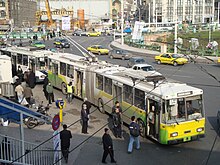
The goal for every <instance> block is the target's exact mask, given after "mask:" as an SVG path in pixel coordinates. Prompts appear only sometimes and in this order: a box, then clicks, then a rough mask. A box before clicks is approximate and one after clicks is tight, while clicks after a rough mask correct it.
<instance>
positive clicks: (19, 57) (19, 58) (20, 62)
mask: <svg viewBox="0 0 220 165" xmlns="http://www.w3.org/2000/svg"><path fill="white" fill-rule="evenodd" d="M18 64H21V65H22V54H18Z"/></svg>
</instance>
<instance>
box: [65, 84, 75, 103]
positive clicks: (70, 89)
mask: <svg viewBox="0 0 220 165" xmlns="http://www.w3.org/2000/svg"><path fill="white" fill-rule="evenodd" d="M66 89H67V96H66V98H67V101H68V103H71V102H72V98H73V85H72V82H69V84H67V86H66Z"/></svg>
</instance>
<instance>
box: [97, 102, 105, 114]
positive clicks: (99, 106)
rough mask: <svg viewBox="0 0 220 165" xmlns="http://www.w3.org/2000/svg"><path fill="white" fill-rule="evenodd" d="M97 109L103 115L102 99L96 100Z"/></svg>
mask: <svg viewBox="0 0 220 165" xmlns="http://www.w3.org/2000/svg"><path fill="white" fill-rule="evenodd" d="M98 109H99V111H100V112H101V113H105V108H104V103H103V101H102V99H99V100H98Z"/></svg>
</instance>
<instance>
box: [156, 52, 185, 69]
mask: <svg viewBox="0 0 220 165" xmlns="http://www.w3.org/2000/svg"><path fill="white" fill-rule="evenodd" d="M154 59H155V61H156V62H157V63H158V64H161V63H164V64H172V65H174V66H177V65H183V64H186V63H188V59H187V58H184V57H182V56H181V55H179V54H175V53H162V54H160V55H159V56H155V57H154Z"/></svg>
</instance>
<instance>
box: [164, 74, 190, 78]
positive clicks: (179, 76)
mask: <svg viewBox="0 0 220 165" xmlns="http://www.w3.org/2000/svg"><path fill="white" fill-rule="evenodd" d="M168 76H169V75H168ZM172 76H175V77H185V78H192V77H191V76H182V75H177V74H174V75H172Z"/></svg>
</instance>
